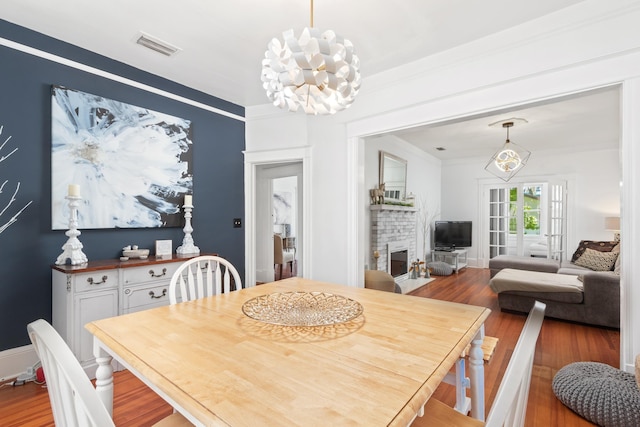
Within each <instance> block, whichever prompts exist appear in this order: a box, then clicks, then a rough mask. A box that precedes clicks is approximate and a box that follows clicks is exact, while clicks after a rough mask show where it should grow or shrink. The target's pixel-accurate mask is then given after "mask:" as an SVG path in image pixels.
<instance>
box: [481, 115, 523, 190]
mask: <svg viewBox="0 0 640 427" xmlns="http://www.w3.org/2000/svg"><path fill="white" fill-rule="evenodd" d="M520 120H522V121H523V122H525V123H526V120H524V119H520ZM513 125H514V122H513V121H508V122H504V123H502V127H503V128H506V129H507V140H506V142H505V143H504V145H503V146H502V148H501V149H500V150H498V151H497V152H496V153H495V154H494V155H493V156H492V157H491V159H490V160H489V163H487V165H486V166H485V167H484V168H485V170H486V171H487V172H491V173H492V174H494V175H495V176H497V177H498V178H500V179H502V180H503V181H505V182H507V181H509V180H510V179H511V178H512V177H513V176H514V175H515V174H516V173H518V172H519V171H520V169H522V168H523V167H524V165H526V164H527V160H529V156H531V152H530V151H528V150H525V149H524V148H522V147H520V146H519V145H516V144H514V143H513V142H511V141H510V140H509V128H510V127H512V126H513ZM490 126H491V125H490Z"/></svg>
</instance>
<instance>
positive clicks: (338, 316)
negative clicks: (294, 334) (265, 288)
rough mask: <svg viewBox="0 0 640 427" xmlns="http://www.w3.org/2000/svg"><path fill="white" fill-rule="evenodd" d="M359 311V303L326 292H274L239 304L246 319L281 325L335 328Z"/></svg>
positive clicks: (359, 312)
mask: <svg viewBox="0 0 640 427" xmlns="http://www.w3.org/2000/svg"><path fill="white" fill-rule="evenodd" d="M362 311H363V310H362V305H361V304H360V303H359V302H357V301H354V300H352V299H350V298H345V297H343V296H340V295H335V294H329V293H325V292H275V293H272V294H267V295H261V296H259V297H256V298H252V299H250V300H249V301H247V302H245V303H244V304H243V305H242V312H243V313H244V314H245V315H247V316H248V317H250V318H252V319H255V320H259V321H261V322H265V323H271V324H273V325H284V326H324V325H335V324H338V323H345V322H349V321H350V320H353V319H355V318H356V317H358V316H360V315H361V314H362Z"/></svg>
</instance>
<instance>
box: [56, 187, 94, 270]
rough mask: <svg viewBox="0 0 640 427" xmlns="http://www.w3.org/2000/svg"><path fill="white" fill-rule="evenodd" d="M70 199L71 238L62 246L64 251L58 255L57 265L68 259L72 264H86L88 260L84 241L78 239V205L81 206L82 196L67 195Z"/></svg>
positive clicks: (69, 234) (69, 231)
mask: <svg viewBox="0 0 640 427" xmlns="http://www.w3.org/2000/svg"><path fill="white" fill-rule="evenodd" d="M66 199H67V200H68V201H69V211H70V214H69V230H67V232H66V233H64V234H66V235H67V236H68V237H69V239H68V240H67V243H65V244H64V246H62V249H63V252H62V253H61V254H60V256H58V259H57V260H56V264H57V265H61V264H66V263H67V260H70V261H71V265H78V264H85V263H86V262H88V260H87V256H86V255H85V254H84V252H82V243H80V240H78V236H79V235H80V234H81V233H80V230H78V206H80V200H82V197H80V196H67V197H66Z"/></svg>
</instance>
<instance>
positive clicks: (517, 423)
mask: <svg viewBox="0 0 640 427" xmlns="http://www.w3.org/2000/svg"><path fill="white" fill-rule="evenodd" d="M545 309H546V305H545V304H544V303H541V302H540V301H536V302H535V304H534V305H533V308H531V311H530V312H529V315H528V316H527V321H526V322H525V324H524V327H523V328H522V332H521V333H520V338H518V342H517V344H516V347H515V349H514V350H513V354H512V355H511V359H510V360H509V364H508V365H507V370H506V371H505V373H504V376H503V377H502V381H501V382H500V387H499V388H498V393H497V394H496V398H495V399H494V401H493V404H492V405H491V409H490V410H489V415H488V416H487V421H486V422H482V421H480V420H477V419H475V418H471V417H468V416H467V415H464V414H461V413H460V412H458V411H456V410H455V409H454V408H452V407H450V406H449V405H447V404H445V403H443V402H441V401H439V400H437V399H434V398H432V399H429V400H428V401H427V403H426V404H425V406H424V414H423V415H422V416H419V417H417V418H416V419H415V420H414V421H413V423H412V424H411V427H428V426H433V427H435V426H449V427H467V426H469V427H475V426H487V427H499V426H508V427H521V426H524V421H525V415H526V411H527V400H528V398H529V387H530V385H531V372H532V369H533V356H534V354H535V351H536V342H537V341H538V336H539V335H540V329H541V328H542V321H543V320H544V311H545Z"/></svg>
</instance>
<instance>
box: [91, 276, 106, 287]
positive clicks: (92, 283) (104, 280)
mask: <svg viewBox="0 0 640 427" xmlns="http://www.w3.org/2000/svg"><path fill="white" fill-rule="evenodd" d="M107 279H108V277H107V276H102V281H101V282H94V281H93V277H89V278H88V279H87V282H89V284H90V285H100V284H102V283H107Z"/></svg>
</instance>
